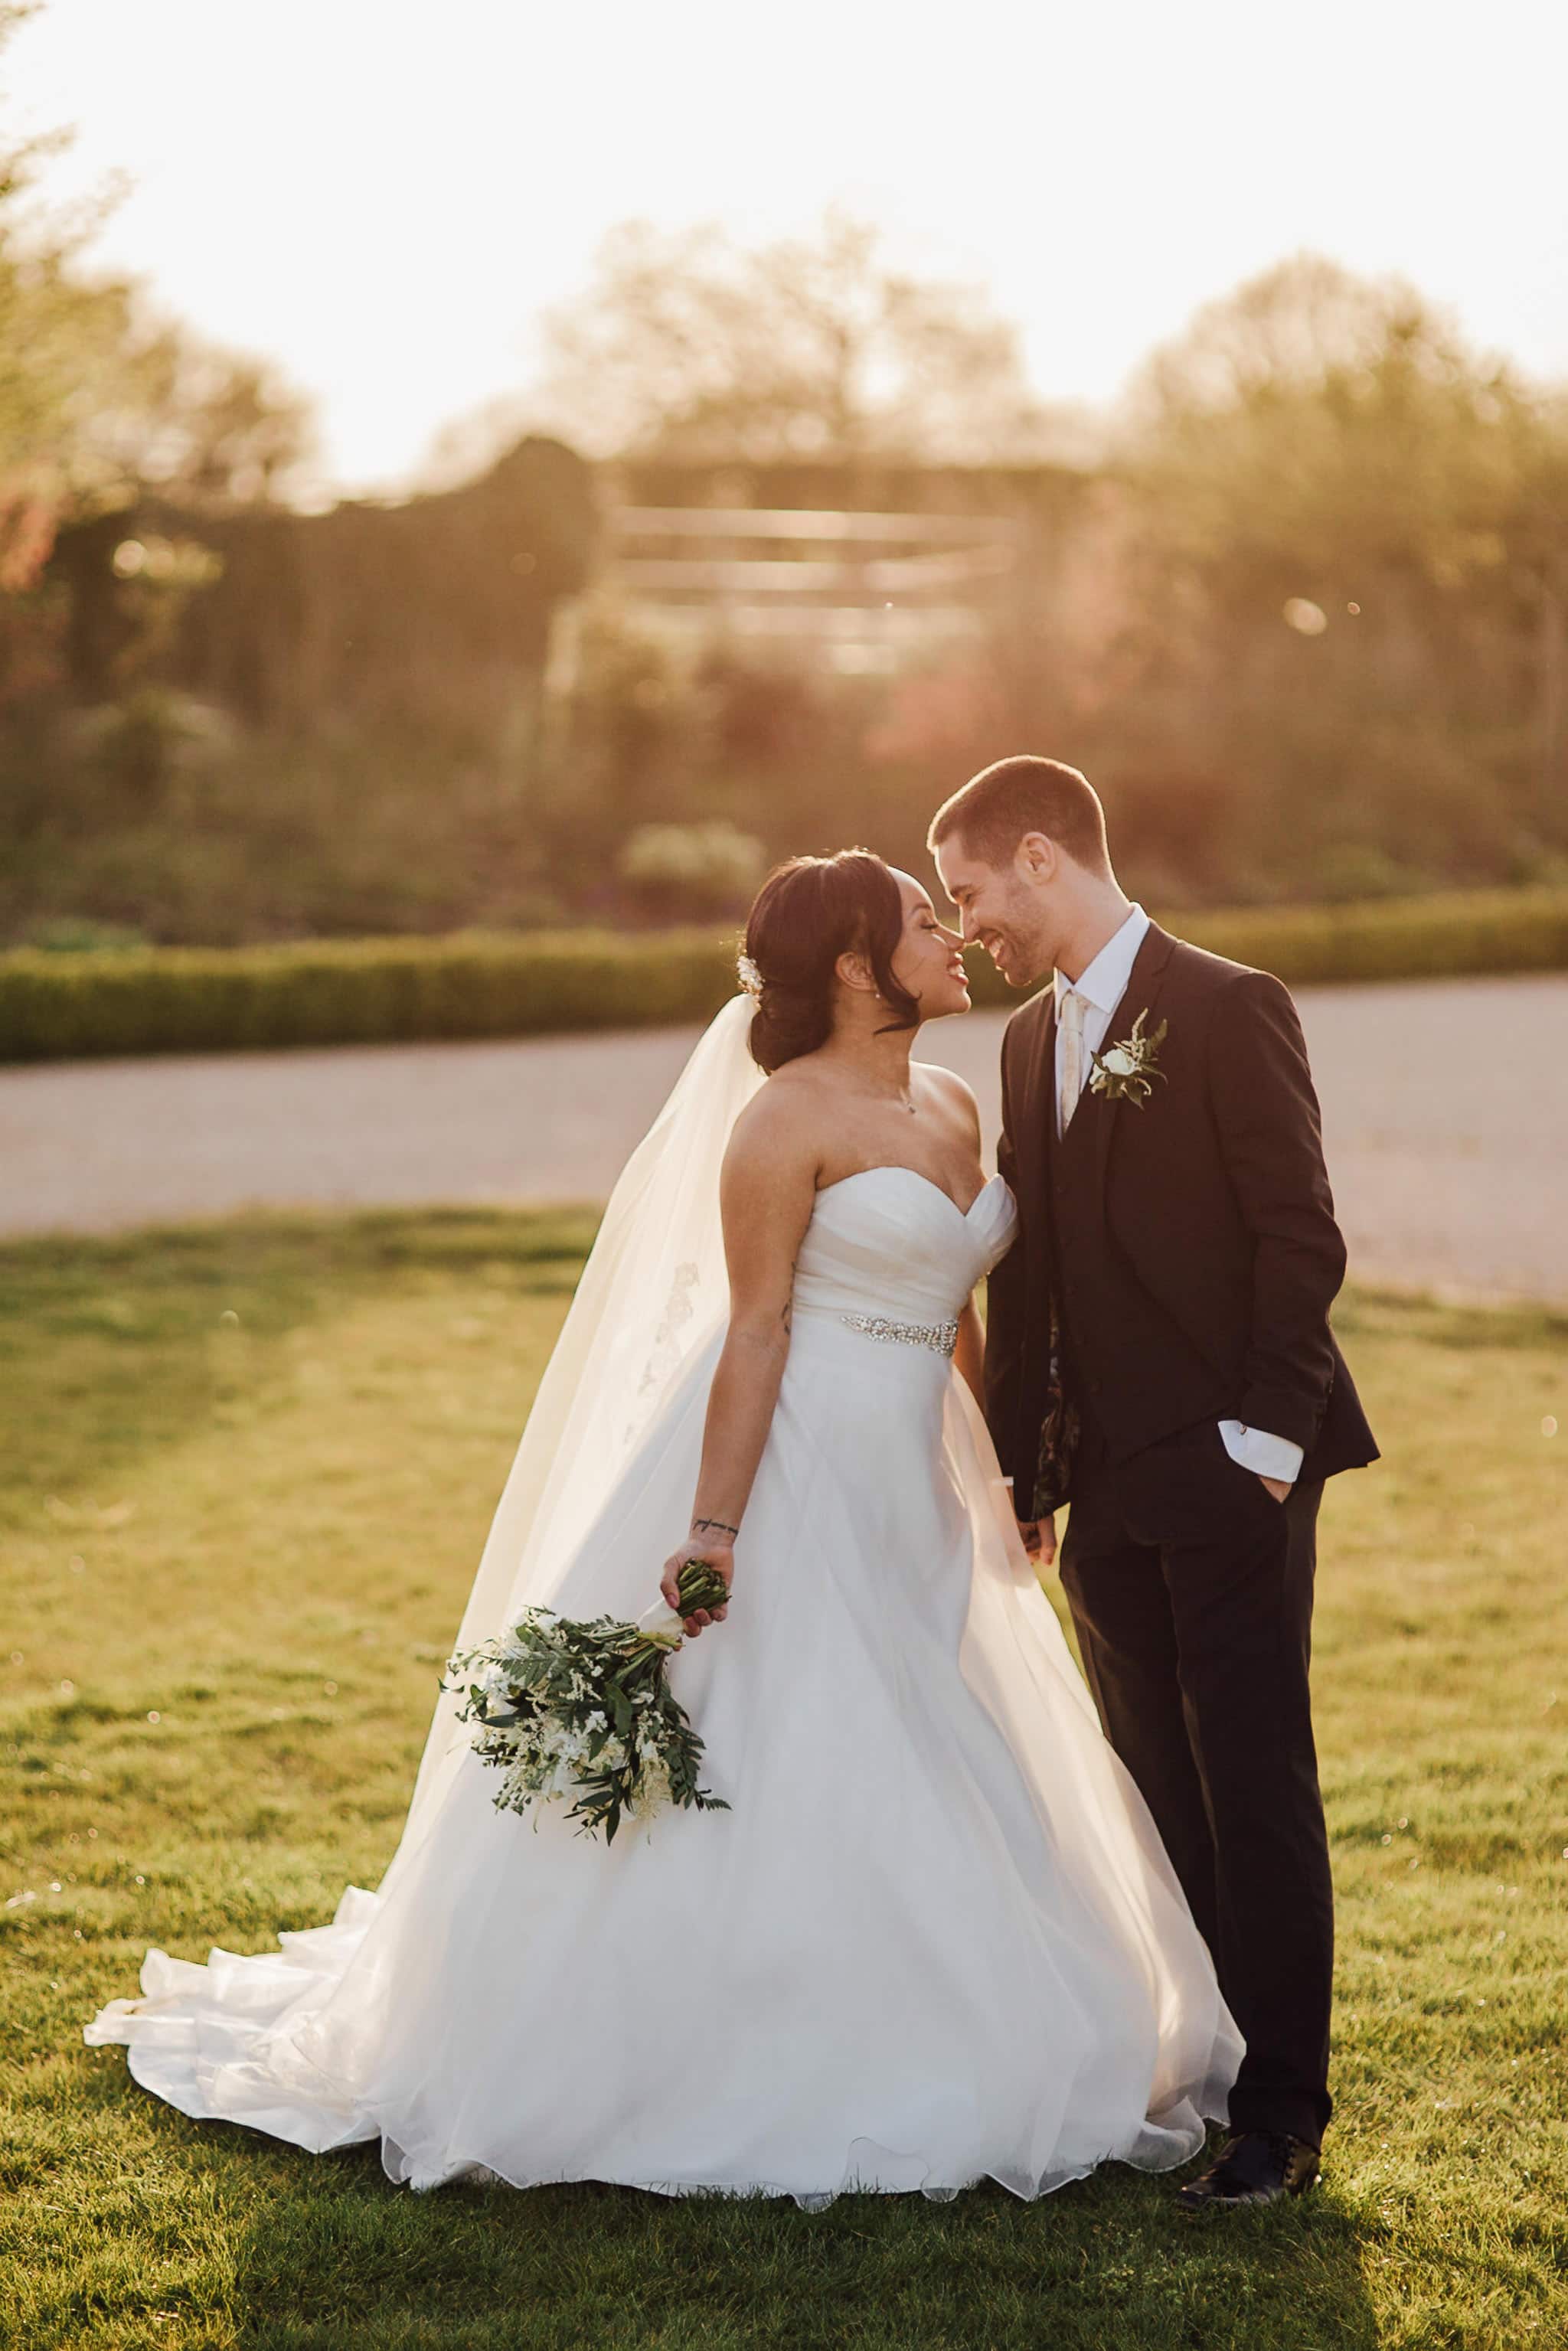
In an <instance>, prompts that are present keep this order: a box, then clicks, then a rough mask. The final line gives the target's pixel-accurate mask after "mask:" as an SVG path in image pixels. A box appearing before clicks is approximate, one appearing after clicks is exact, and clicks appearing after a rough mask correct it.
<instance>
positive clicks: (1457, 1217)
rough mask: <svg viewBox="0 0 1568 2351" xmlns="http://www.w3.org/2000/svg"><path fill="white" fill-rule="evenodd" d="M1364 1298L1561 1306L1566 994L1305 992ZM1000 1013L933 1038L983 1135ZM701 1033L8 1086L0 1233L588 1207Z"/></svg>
mask: <svg viewBox="0 0 1568 2351" xmlns="http://www.w3.org/2000/svg"><path fill="white" fill-rule="evenodd" d="M1299 1001H1300V1004H1301V1016H1302V1019H1303V1020H1304V1022H1305V1025H1306V1029H1307V1037H1308V1042H1309V1044H1310V1046H1311V1049H1312V1064H1313V1068H1314V1071H1315V1072H1316V1075H1317V1080H1318V1086H1319V1091H1320V1092H1321V1094H1322V1102H1323V1120H1324V1128H1325V1134H1326V1140H1327V1146H1328V1155H1329V1167H1330V1172H1331V1174H1332V1175H1333V1184H1334V1192H1335V1196H1336V1199H1337V1201H1338V1205H1339V1211H1340V1217H1341V1221H1342V1223H1343V1227H1344V1230H1345V1235H1346V1238H1347V1239H1348V1241H1349V1244H1350V1251H1351V1261H1352V1265H1353V1268H1354V1271H1355V1272H1356V1273H1357V1274H1358V1275H1360V1276H1361V1278H1362V1279H1363V1280H1386V1281H1392V1282H1398V1283H1411V1284H1420V1285H1423V1286H1427V1285H1429V1286H1432V1287H1435V1288H1437V1289H1439V1290H1446V1291H1451V1292H1455V1293H1460V1294H1469V1295H1481V1296H1499V1295H1500V1296H1516V1297H1535V1298H1552V1299H1558V1300H1563V1301H1568V1215H1565V1214H1564V1213H1563V1211H1564V1207H1565V1206H1568V1203H1565V1202H1564V1198H1563V1192H1564V1181H1563V1171H1564V1168H1565V1167H1568V977H1552V978H1545V979H1497V980H1465V981H1454V982H1427V983H1420V984H1411V985H1407V986H1406V985H1401V986H1395V987H1342V988H1317V989H1306V990H1303V991H1302V993H1301V997H1300V998H1299ZM1001 1024H1002V1016H1001V1015H1000V1014H997V1013H979V1014H976V1015H974V1016H972V1017H971V1018H970V1019H966V1020H956V1021H948V1022H946V1023H942V1024H939V1025H938V1026H936V1028H934V1029H931V1030H930V1031H929V1032H928V1034H927V1037H926V1040H925V1050H926V1052H927V1054H928V1055H929V1057H930V1058H931V1059H933V1060H936V1061H946V1062H947V1063H949V1064H950V1065H951V1066H952V1067H953V1068H955V1069H958V1070H961V1071H963V1073H964V1075H965V1076H966V1077H967V1078H968V1080H969V1081H970V1083H971V1084H972V1085H973V1086H974V1087H975V1089H976V1091H977V1093H978V1094H979V1096H980V1099H981V1105H982V1110H983V1113H984V1116H985V1120H986V1124H987V1128H988V1131H994V1128H995V1124H996V1117H997V1109H996V1099H997V1088H996V1063H997V1046H998V1037H999V1035H1000V1030H1001ZM694 1033H695V1032H694V1031H692V1030H689V1029H668V1030H659V1031H630V1032H622V1033H617V1034H615V1035H610V1036H597V1037H559V1038H544V1039H538V1040H519V1041H517V1042H515V1043H507V1044H476V1045H406V1046H404V1045H396V1046H374V1047H369V1048H360V1047H347V1046H345V1047H340V1048H336V1049H333V1050H324V1051H314V1052H296V1053H246V1054H234V1055H228V1056H210V1055H191V1056H175V1057H169V1058H166V1059H156V1060H146V1061H92V1062H59V1063H50V1064H45V1065H41V1066H37V1067H31V1068H18V1069H8V1070H0V1235H16V1234H22V1233H30V1232H44V1231H50V1230H56V1231H58V1230H66V1231H74V1232H109V1231H114V1230H118V1229H120V1228H127V1227H134V1226H137V1225H143V1224H152V1223H160V1222H168V1221H170V1220H172V1219H175V1218H181V1217H212V1216H222V1215H225V1214H227V1213H230V1212H232V1211H233V1210H235V1209H238V1208H243V1207H252V1206H260V1205H266V1206H269V1207H271V1206H278V1205H298V1206H308V1207H361V1206H383V1205H393V1204H397V1203H423V1202H430V1201H461V1200H490V1201H495V1200H501V1201H510V1202H518V1201H534V1200H565V1199H582V1198H597V1197H601V1196H603V1195H604V1193H605V1192H607V1191H608V1189H609V1187H610V1186H611V1184H612V1182H613V1180H614V1177H615V1175H616V1172H617V1170H618V1168H619V1167H620V1165H621V1163H622V1160H623V1159H624V1157H625V1155H626V1154H627V1152H628V1151H629V1150H630V1148H631V1147H632V1144H633V1143H634V1142H635V1141H636V1139H637V1137H638V1136H639V1135H640V1134H642V1132H643V1128H644V1127H645V1126H646V1125H647V1123H648V1122H649V1120H650V1118H651V1117H652V1115H653V1112H654V1110H655V1109H656V1108H657V1106H658V1104H659V1102H661V1101H662V1099H663V1098H664V1093H665V1092H666V1091H667V1090H668V1087H669V1084H670V1081H671V1080H672V1079H673V1078H674V1074H675V1072H676V1071H677V1070H678V1069H679V1067H680V1065H681V1062H682V1061H683V1059H684V1058H685V1053H686V1051H687V1050H688V1048H689V1045H690V1042H691V1039H692V1036H693V1035H694Z"/></svg>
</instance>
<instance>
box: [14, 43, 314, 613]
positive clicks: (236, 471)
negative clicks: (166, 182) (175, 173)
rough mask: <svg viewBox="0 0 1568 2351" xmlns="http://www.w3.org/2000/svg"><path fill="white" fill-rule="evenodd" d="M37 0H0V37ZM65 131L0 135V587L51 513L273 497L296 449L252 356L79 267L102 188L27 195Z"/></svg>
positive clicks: (30, 576) (42, 553)
mask: <svg viewBox="0 0 1568 2351" xmlns="http://www.w3.org/2000/svg"><path fill="white" fill-rule="evenodd" d="M36 13H37V0H20V5H6V0H0V48H3V47H4V46H5V43H6V42H7V41H8V40H9V39H10V38H11V37H12V36H13V35H14V34H15V33H16V31H17V30H18V29H19V28H20V26H22V25H23V24H25V23H26V20H27V19H28V17H30V16H34V15H35V14H36ZM67 136H68V134H65V133H59V132H57V133H55V134H52V135H51V136H49V137H47V138H35V139H32V140H26V141H18V140H16V139H15V138H11V139H6V138H4V137H0V589H9V590H21V589H25V588H26V587H27V586H29V585H30V584H31V583H32V581H33V580H36V579H37V575H38V572H39V570H40V569H41V567H42V565H43V564H44V562H45V561H46V560H47V557H48V553H49V549H50V547H51V546H52V544H53V539H54V534H55V530H56V528H57V525H58V523H59V522H60V520H61V519H62V518H64V517H67V516H69V515H72V514H80V513H84V512H91V511H94V510H98V509H101V508H105V507H115V506H119V505H123V504H126V503H129V502H130V501H131V499H133V498H134V497H135V496H137V495H138V493H139V492H140V491H141V490H143V489H146V488H149V487H157V488H159V489H160V490H162V491H163V492H164V493H165V494H166V495H168V496H173V497H186V498H195V499H199V500H204V501H205V500H213V499H217V500H223V501H225V502H228V501H235V502H250V501H254V500H257V499H266V498H268V497H271V496H276V495H277V491H278V488H279V486H280V484H281V483H282V482H283V481H284V480H285V479H286V477H287V470H288V468H289V467H291V466H292V465H296V464H298V462H299V461H300V460H301V459H302V458H303V456H304V455H305V454H306V452H307V449H308V436H309V420H308V408H307V405H306V402H304V400H303V399H302V398H301V397H300V395H299V394H298V393H297V392H294V391H292V390H291V389H289V387H287V385H285V384H284V383H282V382H281V381H279V380H278V378H277V375H276V373H275V371H273V370H272V369H270V368H269V367H268V366H267V363H266V362H264V361H261V360H254V359H250V358H247V357H244V356H240V355H237V354H235V353H232V352H226V351H222V350H215V349H214V348H212V347H210V346H208V345H207V344H205V343H204V342H203V341H202V340H200V339H198V338H197V337H195V336H193V335H192V334H191V333H190V332H189V331H188V330H187V329H184V328H183V327H182V326H180V325H178V324H175V323H173V322H172V321H168V320H162V319H158V318H156V317H155V316H154V315H152V311H151V309H150V306H149V305H148V303H147V301H146V298H145V296H144V294H143V292H142V290H141V288H140V287H138V286H137V285H136V284H135V282H134V281H132V280H128V279H125V278H119V277H105V276H101V275H96V276H95V275H94V274H93V273H92V271H91V270H90V268H89V266H88V265H87V263H86V260H85V257H84V256H85V253H86V249H87V247H88V246H89V245H90V243H91V240H92V238H93V236H94V235H96V234H97V232H98V230H99V228H100V227H101V225H102V223H103V220H104V218H105V217H106V215H107V213H108V211H109V210H110V208H111V207H112V204H113V203H114V202H115V201H116V192H115V191H114V190H113V189H112V188H110V189H109V190H106V191H104V192H103V193H100V194H99V196H98V197H96V198H94V199H92V200H91V201H89V203H88V204H86V205H85V206H83V207H82V208H80V210H79V211H78V213H77V214H75V215H73V216H69V217H67V216H62V215H60V214H50V213H48V212H47V210H45V209H44V208H42V207H41V206H40V205H39V204H37V202H36V201H35V195H36V191H37V184H38V181H39V177H40V174H41V172H42V171H43V169H44V167H45V164H46V163H47V160H48V158H49V156H50V155H51V154H54V153H56V152H58V151H59V149H60V148H61V147H62V146H63V145H64V144H65V143H66V142H67Z"/></svg>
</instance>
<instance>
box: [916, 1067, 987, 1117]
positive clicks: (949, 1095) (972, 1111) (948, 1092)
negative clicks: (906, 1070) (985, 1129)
mask: <svg viewBox="0 0 1568 2351" xmlns="http://www.w3.org/2000/svg"><path fill="white" fill-rule="evenodd" d="M909 1067H910V1071H911V1072H912V1074H913V1075H914V1076H915V1078H916V1080H917V1081H919V1082H920V1083H921V1084H922V1085H923V1086H925V1087H926V1088H927V1089H928V1090H929V1092H930V1095H931V1098H932V1100H933V1101H935V1102H939V1103H940V1104H941V1106H942V1108H943V1110H944V1111H945V1112H946V1113H947V1115H948V1116H949V1117H951V1118H952V1119H953V1120H954V1122H955V1123H956V1124H959V1125H962V1126H963V1127H964V1129H965V1130H966V1132H967V1131H969V1130H971V1129H972V1130H973V1132H974V1133H975V1134H979V1132H980V1105H979V1103H978V1102H977V1101H976V1099H975V1089H974V1087H973V1086H972V1085H970V1083H969V1081H968V1080H967V1078H961V1077H960V1076H959V1075H958V1072H957V1071H956V1070H945V1069H944V1068H943V1066H942V1064H941V1062H940V1061H911V1063H910V1065H909Z"/></svg>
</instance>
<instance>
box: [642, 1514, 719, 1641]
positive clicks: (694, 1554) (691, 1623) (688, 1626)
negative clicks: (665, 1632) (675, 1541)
mask: <svg viewBox="0 0 1568 2351" xmlns="http://www.w3.org/2000/svg"><path fill="white" fill-rule="evenodd" d="M689 1559H700V1560H701V1561H702V1562H703V1564H704V1565H705V1566H706V1567H711V1568H712V1569H713V1571H714V1573H715V1574H716V1575H718V1576H722V1577H723V1579H724V1585H725V1589H726V1591H727V1590H728V1589H729V1587H730V1585H731V1584H732V1583H734V1582H735V1546H734V1544H733V1543H731V1542H714V1541H709V1540H705V1539H702V1538H699V1537H698V1536H696V1535H694V1536H693V1537H692V1539H691V1541H690V1542H686V1543H683V1544H682V1545H681V1548H680V1550H679V1551H673V1552H671V1553H670V1556H669V1558H668V1559H667V1560H666V1561H665V1562H664V1574H663V1575H662V1576H661V1577H660V1579H659V1589H660V1591H661V1592H662V1593H664V1599H665V1602H666V1603H667V1604H668V1605H669V1606H670V1607H671V1608H673V1609H674V1613H675V1614H676V1615H677V1616H679V1615H680V1614H681V1594H680V1588H679V1577H680V1573H681V1570H682V1568H683V1567H685V1563H686V1562H687V1560H689ZM727 1614H729V1611H728V1609H727V1607H725V1608H698V1609H696V1610H695V1612H694V1614H691V1615H690V1616H685V1617H682V1619H681V1621H682V1623H683V1625H685V1632H686V1637H687V1639H688V1640H692V1641H695V1639H696V1636H697V1635H698V1634H699V1633H700V1632H701V1631H702V1628H703V1626H704V1625H722V1624H723V1622H724V1620H725V1618H726V1616H727Z"/></svg>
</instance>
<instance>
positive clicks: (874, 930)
mask: <svg viewBox="0 0 1568 2351" xmlns="http://www.w3.org/2000/svg"><path fill="white" fill-rule="evenodd" d="M903 935H904V901H903V898H902V897H901V896H900V894H899V888H898V884H897V883H896V882H895V881H894V878H893V869H892V867H891V866H888V865H884V864H883V862H882V859H881V858H880V857H875V856H873V854H872V852H871V851H870V850H869V849H841V850H840V852H839V853H838V855H837V856H836V857H791V858H790V859H789V862H788V864H785V865H779V866H776V867H775V868H774V870H773V872H771V873H770V874H769V875H768V879H767V881H766V882H765V883H763V885H762V887H761V889H760V890H759V891H758V893H757V896H756V898H755V900H754V901H753V904H752V908H751V912H750V914H748V915H747V918H746V943H745V946H744V947H743V948H742V951H741V956H740V977H741V984H742V986H743V987H747V988H748V989H749V990H750V992H751V994H752V995H753V996H755V997H756V998H757V1011H756V1013H755V1015H754V1017H753V1019H752V1023H751V1030H750V1038H749V1042H750V1046H751V1058H752V1060H753V1061H756V1062H757V1064H758V1067H759V1068H761V1069H764V1070H766V1071H768V1075H769V1077H771V1076H772V1074H773V1071H775V1070H781V1069H782V1068H783V1066H784V1064H785V1062H786V1061H799V1059H800V1055H801V1054H802V1053H814V1052H815V1051H816V1050H817V1048H818V1047H819V1046H820V1045H825V1044H826V1043H827V1041H828V1039H829V1038H830V1037H831V1035H832V1032H833V988H834V985H835V979H834V972H833V966H834V965H835V964H836V963H837V961H838V959H839V957H840V956H841V955H848V954H855V955H863V956H864V957H865V958H866V961H867V962H868V963H869V964H870V966H871V968H872V972H873V977H875V980H876V984H877V987H878V988H879V989H880V990H881V992H882V995H883V999H884V1000H885V1002H886V1004H887V1006H888V1008H889V1010H890V1012H891V1013H892V1015H893V1018H892V1019H891V1020H890V1021H889V1022H888V1024H887V1025H888V1026H889V1028H893V1029H914V1028H915V1027H917V1026H918V1024H919V1019H920V1006H919V1004H918V1002H917V1001H916V999H915V998H914V997H913V996H911V995H910V993H909V991H908V989H907V988H906V987H901V986H900V984H899V982H898V981H897V980H896V979H894V976H893V958H894V954H895V953H896V952H897V948H898V943H899V940H900V939H901V938H902V937H903Z"/></svg>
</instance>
